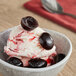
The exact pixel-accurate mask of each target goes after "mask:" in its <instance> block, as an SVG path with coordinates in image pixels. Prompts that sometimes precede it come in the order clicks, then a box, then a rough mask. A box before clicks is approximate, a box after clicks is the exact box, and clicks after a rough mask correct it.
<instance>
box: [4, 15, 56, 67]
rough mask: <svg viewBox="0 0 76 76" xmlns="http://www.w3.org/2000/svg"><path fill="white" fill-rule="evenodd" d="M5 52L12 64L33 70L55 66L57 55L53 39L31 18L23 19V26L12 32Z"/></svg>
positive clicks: (15, 28)
mask: <svg viewBox="0 0 76 76" xmlns="http://www.w3.org/2000/svg"><path fill="white" fill-rule="evenodd" d="M4 51H5V53H6V54H7V55H8V56H9V58H8V59H7V61H8V62H9V63H10V64H13V65H16V66H23V67H29V66H30V67H33V68H41V67H46V66H50V65H52V64H54V57H55V56H56V55H57V52H56V46H55V45H54V40H53V38H52V37H51V35H50V34H49V33H47V32H46V31H44V30H43V29H42V28H40V27H39V26H38V22H37V21H36V19H34V18H33V17H31V16H27V17H24V18H22V20H21V25H18V26H16V27H14V28H13V29H12V30H11V32H10V35H9V38H8V41H7V45H6V46H5V47H4Z"/></svg>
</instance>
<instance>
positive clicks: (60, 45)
mask: <svg viewBox="0 0 76 76" xmlns="http://www.w3.org/2000/svg"><path fill="white" fill-rule="evenodd" d="M10 30H11V29H8V30H6V31H4V32H1V33H0V50H2V51H1V52H0V72H1V73H2V74H3V76H56V75H57V74H58V73H59V72H60V71H61V70H62V68H63V67H64V65H65V64H66V63H67V61H68V59H69V58H70V55H71V53H72V43H71V41H70V40H69V39H68V37H66V36H65V35H64V34H61V33H59V32H56V31H53V30H49V29H44V30H45V31H47V32H49V33H50V34H51V36H52V37H53V39H54V42H55V45H56V47H57V52H58V53H64V54H65V55H66V57H65V58H64V59H63V60H61V61H60V62H58V63H56V64H54V65H52V66H49V67H45V68H35V69H33V68H22V67H17V66H14V65H11V64H9V63H7V62H5V61H4V60H5V58H6V57H7V56H6V55H5V54H4V53H3V47H4V46H5V45H6V42H7V39H8V36H9V32H10Z"/></svg>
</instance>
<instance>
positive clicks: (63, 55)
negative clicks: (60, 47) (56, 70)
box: [54, 53, 65, 63]
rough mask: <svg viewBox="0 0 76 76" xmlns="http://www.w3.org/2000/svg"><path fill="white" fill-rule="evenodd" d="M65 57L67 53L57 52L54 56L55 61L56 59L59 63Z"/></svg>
mask: <svg viewBox="0 0 76 76" xmlns="http://www.w3.org/2000/svg"><path fill="white" fill-rule="evenodd" d="M64 58H65V54H61V53H60V54H57V55H56V56H55V57H54V61H55V63H57V62H59V61H61V60H63V59H64Z"/></svg>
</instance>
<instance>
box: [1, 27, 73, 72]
mask: <svg viewBox="0 0 76 76" xmlns="http://www.w3.org/2000/svg"><path fill="white" fill-rule="evenodd" d="M43 29H44V30H46V31H48V32H55V33H57V34H59V35H61V36H63V37H65V39H66V40H67V41H68V42H69V44H70V48H69V51H68V53H67V55H66V57H65V58H64V59H63V60H61V61H60V62H58V63H56V64H54V65H52V66H49V67H44V68H23V67H17V66H14V65H11V64H9V63H7V62H5V61H3V60H2V59H0V63H1V64H2V65H3V66H5V67H9V68H11V69H15V70H19V71H27V72H42V71H46V70H51V69H54V68H56V67H58V66H60V65H62V64H63V63H66V62H67V60H68V59H69V58H70V55H71V53H72V43H71V41H70V39H69V38H68V37H67V36H65V35H64V34H62V33H60V32H57V31H54V30H50V29H45V28H43ZM8 30H9V29H8Z"/></svg>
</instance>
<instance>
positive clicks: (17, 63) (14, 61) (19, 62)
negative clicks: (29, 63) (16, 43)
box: [7, 57, 23, 67]
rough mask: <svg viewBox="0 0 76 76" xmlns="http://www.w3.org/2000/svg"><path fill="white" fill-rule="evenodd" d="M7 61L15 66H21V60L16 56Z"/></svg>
mask: <svg viewBox="0 0 76 76" xmlns="http://www.w3.org/2000/svg"><path fill="white" fill-rule="evenodd" d="M7 62H8V63H10V64H12V65H15V66H20V67H23V63H22V61H21V60H20V59H18V58H16V57H11V58H9V59H8V61H7Z"/></svg>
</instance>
